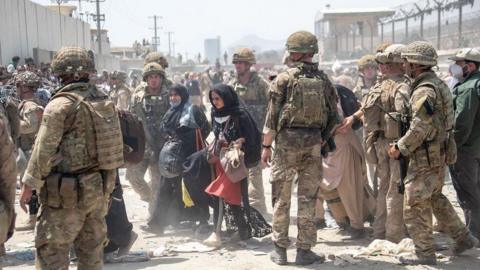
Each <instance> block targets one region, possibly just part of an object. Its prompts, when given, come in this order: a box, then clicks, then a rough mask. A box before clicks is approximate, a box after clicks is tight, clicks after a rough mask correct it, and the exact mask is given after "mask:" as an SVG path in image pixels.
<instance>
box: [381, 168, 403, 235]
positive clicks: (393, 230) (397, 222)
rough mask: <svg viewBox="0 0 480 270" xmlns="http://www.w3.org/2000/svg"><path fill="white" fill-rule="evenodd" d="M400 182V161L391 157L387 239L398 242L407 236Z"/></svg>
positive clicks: (386, 224)
mask: <svg viewBox="0 0 480 270" xmlns="http://www.w3.org/2000/svg"><path fill="white" fill-rule="evenodd" d="M399 183H400V162H399V161H398V160H394V159H390V186H389V187H388V192H387V218H386V223H385V239H387V240H388V241H390V242H393V243H398V242H400V241H402V239H403V238H404V237H405V236H406V231H405V222H404V221H403V194H400V193H398V184H399Z"/></svg>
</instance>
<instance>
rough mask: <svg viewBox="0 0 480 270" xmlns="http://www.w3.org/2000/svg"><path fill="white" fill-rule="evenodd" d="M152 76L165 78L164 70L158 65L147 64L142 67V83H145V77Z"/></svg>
mask: <svg viewBox="0 0 480 270" xmlns="http://www.w3.org/2000/svg"><path fill="white" fill-rule="evenodd" d="M152 74H158V75H160V76H162V77H164V78H165V70H164V69H163V68H162V66H161V65H160V64H158V63H155V62H152V63H148V64H146V65H145V66H144V67H143V73H142V77H143V80H144V81H147V77H148V76H150V75H152Z"/></svg>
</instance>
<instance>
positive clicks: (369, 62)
mask: <svg viewBox="0 0 480 270" xmlns="http://www.w3.org/2000/svg"><path fill="white" fill-rule="evenodd" d="M357 65H358V69H359V70H363V69H364V68H366V67H377V66H378V65H377V62H376V61H375V56H373V55H371V54H367V55H364V56H362V58H360V59H359V60H358V62H357Z"/></svg>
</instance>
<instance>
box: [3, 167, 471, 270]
mask: <svg viewBox="0 0 480 270" xmlns="http://www.w3.org/2000/svg"><path fill="white" fill-rule="evenodd" d="M266 174H267V172H265V176H266ZM122 183H123V184H124V185H125V186H124V187H125V189H124V194H125V195H124V196H125V201H126V204H127V211H128V216H129V218H130V221H131V222H132V223H133V225H134V230H135V231H136V232H137V233H138V234H139V239H138V240H137V242H136V243H135V245H134V246H133V250H135V251H145V252H148V251H151V250H153V249H155V248H157V247H159V246H162V245H165V244H168V243H183V242H190V241H194V235H193V233H192V230H190V229H183V230H175V231H174V230H167V231H166V234H165V235H164V236H162V237H158V236H155V235H152V234H149V233H146V232H144V231H142V230H141V229H140V228H139V227H140V225H142V224H145V220H146V218H147V212H148V211H147V204H146V203H144V202H142V201H140V199H139V197H138V195H137V194H135V193H134V192H133V191H132V189H131V188H130V187H129V186H128V182H126V181H124V178H123V173H122ZM265 190H266V192H267V202H268V201H270V186H269V184H268V182H267V181H266V182H265ZM444 192H445V193H446V194H448V196H449V197H450V199H451V200H452V201H454V202H455V197H454V196H455V193H454V191H453V187H452V186H451V185H449V184H447V185H446V186H445V189H444ZM292 206H293V207H292V215H293V216H296V209H295V208H296V200H293V203H292ZM454 206H455V207H456V208H457V210H459V208H458V204H457V203H456V202H455V203H454ZM17 207H18V205H17ZM17 211H18V213H19V217H18V222H22V221H23V220H25V219H26V215H25V214H24V213H23V212H20V209H19V208H18V210H17ZM269 211H270V212H271V208H270V209H269ZM290 232H291V235H292V236H295V235H296V226H294V225H293V223H292V225H291V227H290ZM33 237H34V236H33V233H31V232H17V233H15V235H14V237H13V239H11V240H10V241H9V242H8V243H7V245H6V247H7V249H9V251H10V253H11V254H12V252H15V251H18V250H24V249H29V248H30V247H29V246H32V245H33ZM344 238H345V236H342V235H341V233H340V232H339V230H338V229H335V228H329V229H324V230H320V231H318V238H317V245H316V247H315V248H314V251H316V252H322V253H325V254H327V255H328V254H335V255H339V254H345V253H347V254H348V253H350V254H351V253H353V252H355V251H358V250H359V249H361V248H362V247H365V246H367V245H368V244H369V243H370V242H371V241H372V238H371V237H368V238H366V239H363V240H361V241H347V240H344ZM436 238H437V242H439V243H440V244H443V245H445V244H451V243H450V241H448V240H447V239H446V238H445V237H444V236H443V235H440V234H437V235H436ZM225 246H226V247H225V248H222V249H220V250H216V251H211V252H206V253H177V254H174V255H170V256H167V257H160V258H152V259H151V260H150V261H147V262H141V263H122V264H107V265H105V269H119V270H120V269H164V270H167V269H211V270H214V269H248V270H250V269H295V268H296V267H295V266H294V265H293V264H290V265H289V266H285V267H280V266H277V265H275V264H273V263H271V262H270V260H269V257H268V252H270V251H271V248H272V243H271V240H270V237H268V236H267V237H265V238H264V239H251V240H249V241H247V242H246V243H244V244H241V245H239V244H226V245H225ZM450 254H451V253H450V252H449V251H442V252H441V253H437V256H438V257H439V264H438V265H437V266H436V267H425V266H417V267H404V266H400V265H398V261H397V259H396V258H395V257H393V256H368V257H360V258H357V260H358V261H357V262H355V263H348V264H346V265H345V266H343V267H341V266H336V265H335V264H334V262H333V261H330V260H327V262H325V263H323V264H315V265H311V266H308V267H306V268H308V269H339V268H345V269H379V270H380V269H405V268H406V269H479V268H480V252H479V250H471V251H468V252H467V253H466V254H465V255H462V256H460V257H456V258H452V257H450ZM288 256H289V261H294V260H295V248H294V247H293V246H292V247H291V248H290V249H289V250H288ZM9 263H11V264H13V265H11V266H7V267H6V269H18V270H20V269H34V262H33V261H19V260H10V261H9ZM71 268H72V269H76V267H75V266H73V265H72V267H71Z"/></svg>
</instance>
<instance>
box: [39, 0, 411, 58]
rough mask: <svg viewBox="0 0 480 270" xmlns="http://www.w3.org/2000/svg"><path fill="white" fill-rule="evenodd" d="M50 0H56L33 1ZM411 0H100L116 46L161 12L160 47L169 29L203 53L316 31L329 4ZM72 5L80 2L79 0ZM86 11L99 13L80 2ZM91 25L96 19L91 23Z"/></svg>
mask: <svg viewBox="0 0 480 270" xmlns="http://www.w3.org/2000/svg"><path fill="white" fill-rule="evenodd" d="M33 1H34V2H38V3H41V4H51V3H52V2H55V0H33ZM409 2H412V0H391V1H385V0H383V1H381V0H368V1H359V0H336V1H333V0H236V1H232V0H168V1H167V0H105V2H103V3H102V4H101V9H102V13H105V17H106V21H105V23H104V24H103V25H102V28H106V29H108V31H109V36H110V40H111V42H112V46H130V45H131V44H132V43H133V41H134V40H141V39H142V38H148V39H149V40H151V37H152V36H153V30H152V29H151V28H152V27H153V19H151V18H149V17H150V16H153V15H159V16H162V17H163V19H161V20H160V21H159V24H160V26H161V27H162V28H163V29H162V30H160V32H159V36H160V43H161V44H160V50H162V51H167V50H168V44H167V35H166V32H167V31H172V32H174V34H173V35H172V40H173V41H174V42H175V49H176V50H175V51H176V52H177V53H178V52H180V53H182V54H183V53H185V52H188V53H189V57H191V56H192V54H193V53H195V54H196V53H198V52H201V53H202V54H203V40H204V39H205V38H211V37H216V36H221V39H222V46H223V47H224V48H225V47H226V46H228V45H229V44H230V43H232V42H235V41H237V40H238V39H240V38H242V37H244V36H246V35H248V34H255V35H258V36H260V37H262V38H266V39H273V40H284V39H286V37H287V36H288V35H289V34H290V33H292V32H293V31H296V30H301V29H303V30H309V31H313V27H314V26H313V23H314V18H315V14H316V13H317V12H318V11H320V10H321V9H323V8H324V7H325V5H326V4H328V3H330V4H331V8H332V9H345V8H381V7H394V6H397V5H399V4H403V3H409ZM69 4H73V5H78V0H70V1H69ZM82 9H83V11H89V12H95V6H94V4H91V3H87V2H86V1H82ZM91 24H92V27H94V26H93V22H91Z"/></svg>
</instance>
